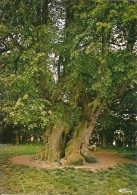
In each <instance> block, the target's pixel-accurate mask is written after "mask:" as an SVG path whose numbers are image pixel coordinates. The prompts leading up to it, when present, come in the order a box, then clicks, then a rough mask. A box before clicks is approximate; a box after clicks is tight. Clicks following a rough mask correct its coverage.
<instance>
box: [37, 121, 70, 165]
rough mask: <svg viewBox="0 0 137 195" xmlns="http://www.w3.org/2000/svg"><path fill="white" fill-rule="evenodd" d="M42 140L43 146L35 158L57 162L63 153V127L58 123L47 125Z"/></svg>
mask: <svg viewBox="0 0 137 195" xmlns="http://www.w3.org/2000/svg"><path fill="white" fill-rule="evenodd" d="M65 130H66V129H65ZM44 140H45V147H44V148H43V149H42V151H41V152H40V153H38V154H37V155H36V156H35V158H36V159H41V160H42V159H44V160H46V161H47V162H59V161H60V159H61V158H63V157H64V155H65V153H64V152H65V150H64V148H65V143H66V132H65V131H64V127H63V126H62V125H60V124H57V125H54V126H52V127H49V128H48V129H47V130H46V132H45V134H44Z"/></svg>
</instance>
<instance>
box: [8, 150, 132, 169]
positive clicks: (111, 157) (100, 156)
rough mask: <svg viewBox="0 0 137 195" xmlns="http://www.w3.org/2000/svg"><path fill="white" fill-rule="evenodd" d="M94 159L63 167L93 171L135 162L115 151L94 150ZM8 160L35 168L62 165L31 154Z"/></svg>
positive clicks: (58, 166)
mask: <svg viewBox="0 0 137 195" xmlns="http://www.w3.org/2000/svg"><path fill="white" fill-rule="evenodd" d="M92 154H93V155H94V156H95V157H96V159H97V162H96V163H92V164H91V163H86V164H85V165H73V166H72V165H71V166H70V165H69V166H65V167H73V168H76V169H80V168H85V169H89V170H91V171H93V172H96V171H99V170H104V169H107V168H109V167H115V166H116V165H117V164H122V163H130V164H135V163H136V161H135V160H131V159H126V158H123V157H122V156H123V154H122V153H117V152H113V151H102V150H101V151H96V152H93V153H92ZM10 161H11V162H12V163H13V164H21V165H27V166H30V167H35V168H42V169H43V168H47V169H54V168H63V166H61V165H59V163H58V162H54V163H48V162H46V161H44V160H34V159H33V155H21V156H16V157H13V158H11V159H10Z"/></svg>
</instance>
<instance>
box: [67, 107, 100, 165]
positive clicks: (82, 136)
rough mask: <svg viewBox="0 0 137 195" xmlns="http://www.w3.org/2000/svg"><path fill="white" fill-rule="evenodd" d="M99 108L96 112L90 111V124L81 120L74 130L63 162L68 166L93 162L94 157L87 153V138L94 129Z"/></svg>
mask: <svg viewBox="0 0 137 195" xmlns="http://www.w3.org/2000/svg"><path fill="white" fill-rule="evenodd" d="M100 111H101V107H100V108H98V109H97V110H96V112H93V113H92V111H91V113H92V117H91V122H90V124H89V121H88V122H87V121H86V120H82V121H81V122H80V123H79V124H78V126H77V127H76V128H75V130H74V134H73V137H72V139H71V140H70V142H69V143H68V145H67V147H66V150H65V158H64V162H65V163H68V164H84V163H85V161H87V162H95V158H94V156H93V155H92V154H91V152H90V151H89V138H90V136H91V133H92V130H93V129H94V127H95V124H96V121H97V119H98V116H99V113H100Z"/></svg>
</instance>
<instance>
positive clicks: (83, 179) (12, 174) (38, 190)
mask: <svg viewBox="0 0 137 195" xmlns="http://www.w3.org/2000/svg"><path fill="white" fill-rule="evenodd" d="M41 147H42V146H41V145H19V146H13V145H0V166H1V169H0V173H1V177H0V178H1V180H2V181H0V193H4V194H52V195H53V194H54V195H57V194H58V195H59V194H65V195H66V194H68V195H119V194H121V193H119V191H118V190H119V189H121V188H128V189H131V190H132V191H133V193H132V195H136V194H137V187H136V181H137V174H136V173H137V166H136V165H131V164H121V165H119V166H117V167H116V168H111V167H109V168H108V169H107V170H104V171H99V172H97V173H93V172H91V171H89V170H85V169H82V170H75V169H74V168H65V169H54V170H48V169H38V168H30V167H27V166H24V165H13V164H11V163H10V162H9V161H8V158H9V157H11V156H16V155H22V154H34V153H36V152H38V151H39V150H40V148H41ZM3 165H4V166H5V165H6V169H4V168H3ZM6 170H7V171H6Z"/></svg>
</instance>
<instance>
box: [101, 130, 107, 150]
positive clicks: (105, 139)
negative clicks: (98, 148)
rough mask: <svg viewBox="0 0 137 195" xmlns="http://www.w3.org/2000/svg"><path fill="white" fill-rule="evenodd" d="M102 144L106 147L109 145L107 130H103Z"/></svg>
mask: <svg viewBox="0 0 137 195" xmlns="http://www.w3.org/2000/svg"><path fill="white" fill-rule="evenodd" d="M102 142H103V143H102V146H103V147H106V146H107V136H106V133H105V132H103V134H102Z"/></svg>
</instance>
